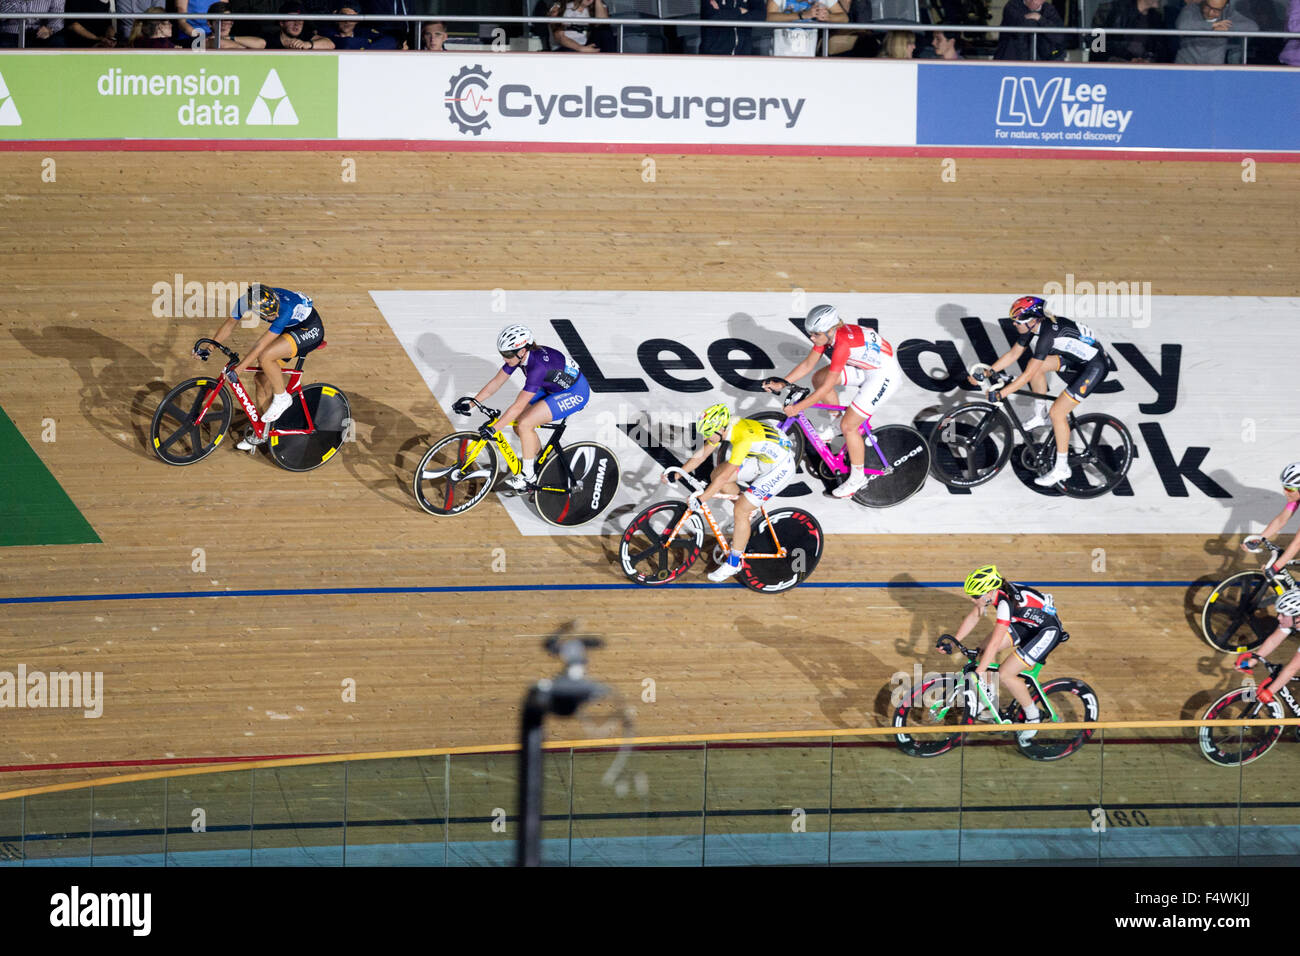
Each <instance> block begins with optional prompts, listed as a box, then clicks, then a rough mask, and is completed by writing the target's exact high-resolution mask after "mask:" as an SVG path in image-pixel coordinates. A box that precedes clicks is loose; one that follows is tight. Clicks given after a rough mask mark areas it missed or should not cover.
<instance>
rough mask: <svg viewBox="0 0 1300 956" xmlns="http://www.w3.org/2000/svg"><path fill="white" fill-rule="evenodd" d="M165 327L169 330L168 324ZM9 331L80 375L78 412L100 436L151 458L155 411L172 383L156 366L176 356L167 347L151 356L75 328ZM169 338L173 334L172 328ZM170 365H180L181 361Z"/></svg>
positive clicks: (29, 347) (31, 349)
mask: <svg viewBox="0 0 1300 956" xmlns="http://www.w3.org/2000/svg"><path fill="white" fill-rule="evenodd" d="M167 327H168V328H169V329H171V328H173V326H172V325H171V324H170V323H169V324H168V325H167ZM13 335H14V338H16V339H17V340H18V342H19V344H21V345H22V346H23V347H24V348H26V349H27V350H28V351H29V352H31V353H32V354H33V355H36V356H39V357H40V358H54V359H62V360H63V361H66V362H67V363H68V364H69V365H71V366H72V369H73V371H74V372H76V373H77V376H78V377H79V378H80V379H81V390H80V395H81V414H82V416H83V417H84V418H85V420H86V421H87V422H89V423H90V424H91V425H92V426H93V427H94V428H95V429H96V430H97V431H98V432H99V433H100V434H102V435H103V436H104V437H105V438H107V439H108V440H109V441H111V442H112V443H113V444H115V445H117V446H118V447H120V448H124V449H127V450H129V451H132V452H134V453H135V454H138V455H141V456H142V457H148V458H153V457H154V455H153V448H152V443H151V442H150V440H149V429H150V425H151V424H152V423H153V414H154V412H155V411H156V410H157V408H158V405H159V404H160V403H161V402H162V399H163V396H164V395H166V394H167V392H168V390H169V389H170V388H171V386H172V384H174V383H172V382H170V378H171V377H172V376H171V375H169V374H168V373H169V369H164V368H163V367H162V365H160V364H159V363H160V362H163V361H166V360H167V359H168V358H173V359H174V358H175V357H174V356H173V355H172V351H173V350H172V348H171V347H170V346H154V347H151V349H150V351H151V352H152V353H154V356H153V357H151V356H148V355H145V354H144V353H142V352H139V351H136V350H135V349H133V348H131V347H130V346H128V345H125V344H123V343H122V342H119V341H118V340H117V339H111V338H109V337H108V336H106V335H101V334H100V333H98V332H94V331H92V330H90V329H86V328H80V327H73V326H45V327H43V328H41V329H23V328H15V329H14V330H13ZM170 337H171V338H173V339H174V338H176V334H175V332H173V333H172V335H171V336H170ZM168 365H169V366H174V367H175V368H177V369H179V368H182V363H181V362H180V361H179V360H175V361H172V362H168ZM141 383H143V384H141Z"/></svg>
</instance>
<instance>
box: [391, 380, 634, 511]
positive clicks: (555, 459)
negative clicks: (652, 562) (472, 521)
mask: <svg viewBox="0 0 1300 956" xmlns="http://www.w3.org/2000/svg"><path fill="white" fill-rule="evenodd" d="M465 400H466V401H468V402H470V403H471V404H473V405H474V407H475V408H477V409H478V410H479V411H480V412H481V413H482V414H483V415H485V416H486V418H487V420H486V421H485V422H484V424H483V426H480V428H479V430H476V431H463V432H453V433H452V434H450V435H448V436H447V437H446V438H443V439H441V440H439V441H437V442H435V443H434V445H433V447H432V448H430V449H429V450H428V451H427V452H425V453H424V457H423V458H422V459H420V464H419V466H418V467H417V468H416V469H415V476H414V478H413V479H412V481H411V490H412V491H413V492H414V493H415V500H416V501H417V502H419V504H420V507H421V508H423V509H424V510H425V511H426V512H428V513H429V514H431V515H436V516H438V517H440V518H445V517H450V516H452V515H461V514H464V513H465V512H466V511H469V510H470V509H471V508H473V507H474V506H475V505H477V504H479V503H480V502H481V501H483V499H484V498H486V497H487V495H488V492H489V491H491V490H492V488H493V486H494V485H495V484H496V480H497V477H498V468H497V457H498V455H499V456H500V458H501V459H502V460H503V461H505V463H506V468H507V469H508V470H509V472H510V474H512V475H518V474H519V473H520V469H521V468H522V467H523V466H522V465H521V463H520V461H519V456H518V455H517V454H515V450H514V448H513V447H512V446H511V444H510V439H508V438H506V436H505V434H504V433H503V432H502V431H501V429H500V428H499V427H498V426H499V425H500V424H501V422H500V418H501V411H500V409H496V408H488V407H487V406H486V405H483V404H481V403H480V402H478V401H476V400H475V399H473V398H469V397H468V396H466V399H465ZM567 421H568V419H567V418H561V419H560V420H559V421H554V422H547V423H546V424H544V425H539V426H538V427H539V428H545V429H547V430H548V431H549V432H550V437H549V438H548V439H547V441H546V443H545V444H544V445H543V446H542V449H541V451H540V452H539V453H538V455H537V480H536V482H535V483H534V484H533V486H532V487H531V488H530V489H529V491H528V492H526V493H525V494H526V495H528V496H529V497H531V498H532V501H533V504H534V505H535V506H536V508H537V513H538V515H540V516H541V518H542V520H543V521H546V522H548V523H550V524H553V525H558V526H560V527H565V528H571V527H574V526H575V525H580V524H585V523H586V522H588V521H591V520H592V519H593V518H595V517H597V516H598V515H599V514H600V513H601V512H603V511H604V510H605V509H606V508H608V507H609V505H610V502H611V501H613V500H614V493H615V492H616V491H618V484H619V478H620V472H619V464H618V456H616V455H615V454H614V453H613V452H612V451H610V450H609V449H608V448H606V447H605V446H604V445H601V444H598V443H596V442H594V441H583V442H575V443H574V444H572V445H561V444H560V439H561V438H562V437H563V436H564V429H565V422H567ZM483 427H487V428H488V429H490V431H491V436H492V437H491V439H487V438H484V437H483V432H482V429H483Z"/></svg>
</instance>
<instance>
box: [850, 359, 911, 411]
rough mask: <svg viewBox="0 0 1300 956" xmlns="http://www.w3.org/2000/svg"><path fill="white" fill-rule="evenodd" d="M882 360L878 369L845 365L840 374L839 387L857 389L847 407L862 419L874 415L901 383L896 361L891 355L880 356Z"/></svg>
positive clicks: (901, 377) (901, 378)
mask: <svg viewBox="0 0 1300 956" xmlns="http://www.w3.org/2000/svg"><path fill="white" fill-rule="evenodd" d="M882 359H883V361H882V362H881V364H880V367H879V368H872V369H866V368H858V367H857V366H854V365H846V366H844V368H843V369H842V370H841V372H840V381H839V384H840V385H843V386H848V387H850V388H853V387H856V388H857V392H856V393H855V394H854V396H853V398H852V399H850V400H849V406H850V407H851V408H852V409H853V410H854V411H856V412H857V413H858V414H859V415H861V416H862V417H863V418H870V417H871V416H872V415H874V414H875V413H876V411H877V409H879V408H880V406H881V405H883V404H885V402H886V401H888V400H889V396H890V395H892V394H893V393H894V391H895V390H896V389H897V388H898V386H899V385H900V384H901V383H902V381H903V370H902V369H901V368H899V366H898V359H897V358H895V357H894V356H892V355H890V356H882Z"/></svg>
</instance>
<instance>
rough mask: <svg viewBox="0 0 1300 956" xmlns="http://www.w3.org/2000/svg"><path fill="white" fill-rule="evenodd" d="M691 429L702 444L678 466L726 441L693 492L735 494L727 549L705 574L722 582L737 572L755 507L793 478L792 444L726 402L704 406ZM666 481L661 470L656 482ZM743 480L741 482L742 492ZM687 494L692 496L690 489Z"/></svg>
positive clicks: (688, 466) (691, 465)
mask: <svg viewBox="0 0 1300 956" xmlns="http://www.w3.org/2000/svg"><path fill="white" fill-rule="evenodd" d="M695 430H696V432H697V433H698V434H699V435H700V436H701V437H702V438H703V439H704V443H703V445H701V447H700V450H699V451H697V452H696V453H695V454H694V455H692V456H691V457H690V459H689V460H688V461H687V462H686V463H685V464H684V465H682V470H683V471H686V472H688V473H689V472H692V471H694V470H695V469H696V468H698V467H699V466H700V465H702V464H703V463H704V461H705V459H707V458H709V457H710V456H711V455H712V454H713V452H714V450H715V449H716V448H717V447H718V445H720V444H721V443H722V442H724V441H729V442H731V453H730V454H729V455H728V456H727V460H726V461H725V462H723V463H722V464H720V465H718V466H717V467H716V468H714V469H713V473H712V474H711V475H710V480H709V485H708V487H707V488H705V489H704V490H703V491H701V492H699V493H698V495H699V500H700V501H701V502H704V501H708V500H709V499H710V498H712V497H714V496H715V495H719V494H728V495H739V497H738V498H736V511H735V519H736V520H735V526H734V530H733V531H732V533H731V553H730V554H728V555H727V558H726V560H725V561H723V562H722V564H721V566H719V568H718V569H717V570H716V571H714V572H713V573H712V574H710V575H709V580H710V581H725V580H727V578H730V577H733V576H735V575H737V574H739V573H740V568H741V565H742V563H743V559H742V557H741V556H742V555H743V554H744V553H745V545H747V544H749V522H750V519H751V518H752V517H753V516H754V512H755V511H757V510H758V507H759V505H761V504H763V503H764V502H766V501H767V500H769V499H770V498H772V496H773V495H776V494H778V493H779V492H780V491H781V489H782V488H784V487H785V486H786V485H787V484H789V482H790V479H791V478H793V477H794V473H795V466H796V462H795V460H794V449H793V448H792V447H791V444H790V439H789V438H788V437H787V436H786V435H784V434H783V433H782V432H780V431H779V430H778V429H776V428H773V427H772V426H771V425H768V424H766V423H765V422H756V421H754V420H753V419H751V418H733V417H732V415H731V409H729V408H728V407H727V406H726V405H710V406H709V407H708V408H706V409H705V410H704V411H703V413H702V414H701V415H700V418H699V421H698V422H697V423H696V425H695ZM667 480H668V477H667V476H666V475H665V476H664V477H662V478H660V481H664V482H667ZM742 485H744V486H745V487H744V493H743V494H742V493H741V486H742ZM692 497H695V494H694V493H693V494H692Z"/></svg>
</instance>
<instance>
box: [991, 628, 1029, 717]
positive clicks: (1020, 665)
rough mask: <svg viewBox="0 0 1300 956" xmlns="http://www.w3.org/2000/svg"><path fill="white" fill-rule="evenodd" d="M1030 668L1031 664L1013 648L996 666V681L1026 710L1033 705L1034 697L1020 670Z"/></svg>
mask: <svg viewBox="0 0 1300 956" xmlns="http://www.w3.org/2000/svg"><path fill="white" fill-rule="evenodd" d="M1007 640H1010V638H1007ZM1031 669H1032V665H1030V664H1026V663H1025V661H1024V660H1023V659H1022V658H1021V656H1020V655H1019V654H1017V653H1016V652H1015V651H1014V650H1013V651H1012V652H1011V653H1010V654H1008V655H1007V656H1006V658H1005V659H1003V661H1002V663H1001V665H1000V666H999V667H998V683H999V684H1000V685H1001V686H1002V689H1003V690H1006V691H1009V692H1010V693H1011V696H1012V697H1014V698H1015V700H1016V703H1017V704H1019V705H1020V706H1021V707H1023V708H1025V709H1026V710H1028V709H1029V708H1030V707H1032V706H1034V698H1033V697H1032V696H1031V695H1030V693H1029V686H1028V685H1027V684H1026V683H1025V681H1024V678H1022V677H1021V676H1020V672H1021V671H1027V670H1031Z"/></svg>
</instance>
